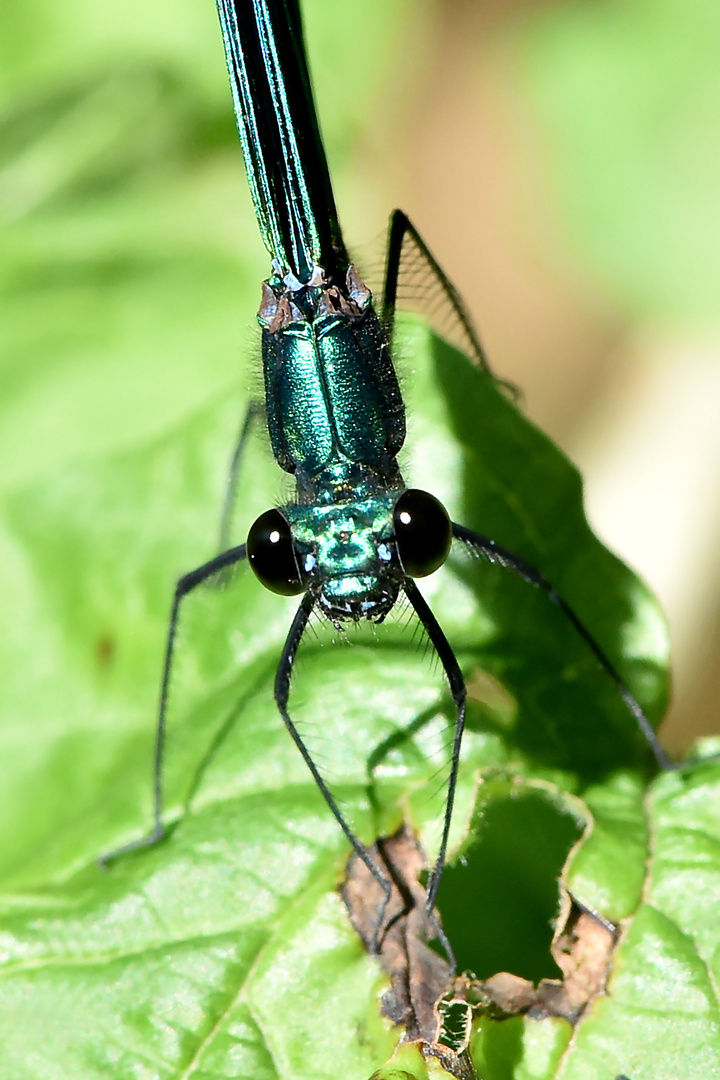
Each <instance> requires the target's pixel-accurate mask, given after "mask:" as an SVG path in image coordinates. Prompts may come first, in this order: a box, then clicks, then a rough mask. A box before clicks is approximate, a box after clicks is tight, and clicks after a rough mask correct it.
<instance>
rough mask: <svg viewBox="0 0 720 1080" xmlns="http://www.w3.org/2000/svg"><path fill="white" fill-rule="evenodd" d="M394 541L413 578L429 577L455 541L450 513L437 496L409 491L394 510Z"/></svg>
mask: <svg viewBox="0 0 720 1080" xmlns="http://www.w3.org/2000/svg"><path fill="white" fill-rule="evenodd" d="M393 522H394V525H395V541H396V543H397V549H398V555H399V556H400V562H401V563H402V565H403V569H404V570H405V573H406V574H409V575H410V577H427V576H428V574H432V572H433V571H434V570H437V568H438V567H439V566H442V564H443V563H444V562H445V560H446V559H447V556H448V552H449V551H450V544H451V542H452V525H451V524H450V518H449V517H448V514H447V510H446V509H445V507H444V506H443V504H442V503H441V502H439V501H438V500H437V499H436V498H435V496H434V495H430V494H428V492H427V491H420V490H419V489H418V488H408V489H407V491H404V492H403V493H402V495H401V496H400V498H399V499H398V501H397V502H396V503H395V510H394V511H393Z"/></svg>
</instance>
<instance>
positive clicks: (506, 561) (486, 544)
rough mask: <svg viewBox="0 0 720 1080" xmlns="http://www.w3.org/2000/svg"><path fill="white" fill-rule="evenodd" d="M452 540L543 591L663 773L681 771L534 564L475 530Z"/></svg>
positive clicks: (456, 532)
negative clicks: (609, 686) (596, 666)
mask: <svg viewBox="0 0 720 1080" xmlns="http://www.w3.org/2000/svg"><path fill="white" fill-rule="evenodd" d="M452 529H453V536H454V537H455V538H456V539H457V540H462V542H463V543H464V544H467V546H468V547H469V548H470V549H471V550H472V551H473V552H474V553H475V554H476V555H482V556H483V557H484V558H486V559H488V561H489V562H491V563H497V564H498V565H499V566H503V567H505V568H506V569H507V570H512V571H513V573H515V574H518V575H519V576H520V577H521V578H523V580H524V581H527V582H529V584H530V585H534V586H535V587H536V588H538V589H542V591H543V592H544V593H545V595H546V596H547V597H548V599H549V600H551V601H552V603H553V604H555V606H556V607H557V608H559V609H560V611H561V612H562V613H563V615H564V616H565V618H566V619H567V620H568V622H569V623H571V625H572V626H573V627H574V629H575V631H576V632H577V633H578V634H579V636H580V637H581V638H582V639H583V641H584V642H585V644H586V645H587V646H588V648H589V649H590V651H591V652H592V653H593V655H594V656H595V657H596V659H597V660H598V661H599V663H600V666H601V667H602V668H603V670H604V671H605V672H606V673H607V674H608V675H609V677H610V678H611V679H612V681H613V682H614V683H615V685H616V687H617V689H618V693H619V694H620V697H621V698H622V699H623V701H624V702H625V705H626V707H627V709H628V711H629V712H630V713H631V714H632V716H633V717H634V718H635V722H636V723H637V725H638V727H639V728H640V730H641V731H642V733H643V735H644V736H645V738H646V740H647V742H648V745H649V746H650V749H651V750H652V752H653V754H654V755H655V759H656V761H657V763H658V765H659V766H660V768H661V769H663V770H665V771H667V770H669V769H676V768H680V766H679V765H676V764H675V763H674V762H672V761H670V759H669V757H668V756H667V754H666V753H665V751H664V750H663V748H662V746H661V745H660V743H659V742H658V738H657V735H656V734H655V729H654V728H653V726H652V724H651V723H650V721H649V720H648V718H647V716H646V715H645V713H644V711H643V709H642V708H641V706H640V704H639V702H638V701H637V700H636V699H635V697H634V695H633V694H631V693H630V691H629V689H628V688H627V686H626V685H625V683H624V682H623V680H622V678H621V676H620V674H619V672H618V670H617V668H616V667H615V665H614V664H613V662H612V661H611V660H610V658H609V656H608V655H607V653H606V652H605V651H604V650H603V649H602V648H601V646H600V645H599V644H598V643H597V641H596V640H595V638H594V637H593V635H592V634H591V633H590V631H589V630H588V628H587V627H586V626H585V624H584V623H583V622H581V620H580V619H579V617H578V616H577V615H576V614H575V612H574V611H573V609H572V608H571V607H570V605H569V604H567V603H566V602H565V601H564V600H563V598H562V597H561V596H559V595H558V593H557V591H556V589H555V587H554V586H553V585H552V584H551V582H549V581H548V579H547V578H546V577H545V576H544V574H541V573H540V571H539V570H538V569H537V568H536V567H534V566H532V564H531V563H528V562H525V560H524V559H521V558H520V556H519V555H514V554H513V552H512V551H508V550H507V548H503V547H500V545H499V544H496V543H495V541H494V540H489V539H488V537H486V536H481V535H480V533H476V532H473V531H472V529H466V528H465V526H464V525H456V524H455V523H454V522H453V527H452Z"/></svg>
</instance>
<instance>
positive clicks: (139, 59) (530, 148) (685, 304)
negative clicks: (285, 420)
mask: <svg viewBox="0 0 720 1080" xmlns="http://www.w3.org/2000/svg"><path fill="white" fill-rule="evenodd" d="M304 10H305V13H306V22H307V34H308V40H309V48H310V57H311V65H312V68H313V74H314V81H315V85H316V90H317V95H318V99H319V110H320V115H321V123H322V127H323V131H324V134H325V137H326V141H327V145H328V152H329V156H330V159H331V168H332V171H333V175H334V178H335V183H336V188H337V192H336V194H337V198H338V204H339V207H340V214H341V219H342V221H343V225H344V228H345V230H346V234H347V238H348V241H349V243H350V245H351V246H352V247H353V249H354V250H356V251H357V253H358V261H359V262H360V264H361V266H362V265H366V266H369V267H370V268H371V270H372V268H373V267H376V266H377V265H378V264H380V263H381V260H382V234H383V230H384V227H385V222H386V220H387V216H388V214H389V212H390V210H391V209H392V208H393V207H394V206H396V205H397V206H401V207H402V208H403V209H404V210H406V211H407V212H408V213H409V214H410V216H411V217H412V218H413V219H414V221H415V223H416V224H417V226H418V227H419V229H420V230H421V232H422V233H423V235H424V236H425V238H426V239H427V241H428V243H429V244H430V245H431V247H432V248H433V250H434V251H435V252H436V254H437V256H438V258H439V259H440V261H441V263H442V264H443V266H444V267H445V269H446V270H447V272H448V273H449V275H450V276H451V278H452V279H453V280H454V281H455V282H456V284H457V285H458V287H459V288H460V290H461V292H462V293H463V294H464V296H465V298H466V300H467V302H468V305H469V307H470V310H471V311H472V312H473V313H474V315H475V318H476V321H477V324H478V326H479V328H480V331H481V335H482V338H483V340H484V342H485V345H486V347H487V350H488V352H489V355H490V357H491V359H492V362H493V365H494V368H495V370H496V371H497V372H499V373H500V374H502V375H503V376H504V377H506V378H509V379H511V380H512V381H514V382H516V383H517V384H518V385H519V386H520V387H522V388H523V391H524V400H525V404H526V407H527V410H528V412H529V414H530V415H531V417H533V418H534V419H535V420H536V421H537V422H538V423H539V424H540V425H541V426H542V427H543V428H544V429H545V430H546V431H548V432H549V433H550V434H551V435H552V436H553V437H554V438H555V439H556V440H557V441H558V442H559V443H560V444H561V445H562V446H563V448H564V449H565V450H566V451H567V452H568V453H569V454H570V456H571V457H573V458H574V459H575V460H576V461H577V462H578V464H579V465H580V466H581V468H582V469H583V471H584V473H585V475H586V480H587V503H588V512H589V515H590V518H591V521H592V522H593V524H594V526H595V528H596V530H597V531H598V533H599V534H600V536H601V537H602V538H603V539H604V540H605V541H606V542H607V543H608V544H609V545H610V546H611V547H612V548H614V549H615V550H616V551H617V552H618V553H619V554H620V555H621V556H623V557H624V558H625V559H626V560H627V561H629V562H630V563H631V564H632V565H633V566H634V567H635V568H636V569H637V570H639V571H640V573H641V574H643V575H644V576H645V577H646V579H647V580H648V582H649V583H650V585H651V586H652V587H653V588H654V589H655V590H656V591H657V592H658V594H659V595H660V598H661V600H662V601H663V603H664V605H665V608H666V610H667V613H668V616H669V619H670V625H671V632H672V637H673V644H674V650H675V673H676V694H675V702H674V705H673V709H672V712H671V714H670V717H669V719H668V721H667V726H666V729H665V742H666V744H667V745H668V746H669V747H670V748H672V749H675V750H677V749H680V748H683V747H685V746H686V745H687V744H688V742H689V741H690V739H691V737H692V736H693V735H694V734H697V733H700V732H710V731H715V730H717V717H716V709H715V702H716V701H717V700H718V679H717V674H716V673H717V671H718V670H719V669H720V662H719V661H720V618H719V614H720V560H719V559H718V558H717V556H716V549H717V545H718V539H720V495H719V491H718V489H719V485H718V483H717V480H716V477H717V475H718V472H719V471H720V424H718V421H717V417H716V412H717V404H720V365H718V362H717V359H718V352H720V315H719V314H718V303H717V295H718V292H719V289H720V242H718V241H720V131H719V130H718V129H719V128H720V64H719V63H718V60H719V59H720V8H718V6H717V5H716V4H713V3H711V2H710V0H685V3H683V4H680V3H679V2H678V0H652V3H651V2H649V0H623V2H619V0H606V2H605V3H604V4H601V5H600V4H597V3H595V2H593V3H591V2H589V0H570V2H565V3H562V4H559V3H538V2H534V3H522V2H503V3H493V2H485V0H446V2H444V3H443V2H440V0H434V2H433V0H413V2H410V0H393V2H392V3H389V2H388V0H366V2H365V3H363V4H358V3H352V4H351V3H350V2H349V0H307V2H306V3H305V4H304ZM329 12H330V13H331V17H328V13H329ZM0 58H1V59H0V221H1V222H2V239H1V241H0V380H2V381H1V384H0V485H1V486H2V489H3V490H4V491H9V490H14V489H17V488H18V487H21V486H24V485H25V484H26V483H28V482H30V481H32V480H34V479H37V478H39V477H41V476H48V475H51V474H52V473H53V472H56V471H57V470H62V468H63V465H64V464H66V463H69V462H71V461H77V460H82V459H88V458H94V457H96V456H97V455H101V454H105V453H107V452H110V451H113V450H115V449H118V448H121V447H129V446H132V445H135V444H137V443H140V442H142V441H144V440H146V439H148V438H150V437H152V436H154V435H156V434H159V433H161V432H162V431H164V430H166V429H168V428H169V427H171V426H172V425H173V424H174V423H175V422H177V421H178V420H179V419H180V418H181V417H183V416H184V415H186V414H189V413H191V412H193V411H194V410H195V409H196V408H198V407H199V406H201V405H202V404H203V403H205V402H207V401H209V400H211V399H213V398H215V397H217V396H218V395H219V394H221V393H223V391H226V390H228V389H229V388H232V387H236V386H238V385H244V386H245V385H247V386H256V385H257V382H258V368H257V363H256V362H249V361H248V357H252V355H253V352H254V350H255V348H256V331H255V325H254V312H255V310H256V306H257V302H258V299H259V283H260V281H261V280H262V278H263V277H264V276H265V274H266V271H267V258H266V256H265V253H264V251H263V249H262V247H261V244H260V241H259V239H258V236H257V232H256V227H255V223H254V220H253V217H252V211H251V207H250V200H249V196H248V193H247V189H246V185H245V180H244V177H243V174H242V160H241V155H240V151H239V147H238V143H237V136H236V133H235V129H234V122H233V117H232V114H231V110H230V98H229V93H228V89H227V84H226V78H225V71H224V60H223V56H222V49H221V41H220V35H219V32H218V27H217V20H216V15H215V10H214V5H213V4H212V2H211V0H182V2H181V0H175V2H174V3H172V4H171V3H170V2H169V0H155V2H154V3H152V4H148V3H140V2H138V0H124V3H122V4H120V3H116V2H113V0H109V2H106V3H104V4H102V5H98V4H91V3H90V2H89V0H66V3H65V4H63V5H57V4H53V5H51V4H48V3H46V2H45V0H37V2H36V3H35V4H34V5H32V6H27V5H25V6H23V5H7V4H6V5H4V7H3V9H2V11H0ZM168 528H169V529H173V528H174V525H173V522H172V521H168ZM561 528H562V522H558V529H561Z"/></svg>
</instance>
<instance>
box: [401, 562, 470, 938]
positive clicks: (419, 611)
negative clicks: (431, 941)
mask: <svg viewBox="0 0 720 1080" xmlns="http://www.w3.org/2000/svg"><path fill="white" fill-rule="evenodd" d="M403 589H404V590H405V595H406V596H407V598H408V600H409V601H410V603H411V604H412V606H413V609H414V611H415V614H416V615H417V617H418V619H419V620H420V622H421V623H422V625H423V628H424V629H425V631H426V633H427V635H428V637H429V638H430V641H431V642H432V646H433V648H434V649H435V652H436V653H437V655H438V658H439V660H440V663H441V664H442V666H443V670H444V672H445V674H446V675H447V679H448V682H449V683H450V693H451V694H452V699H453V701H454V703H455V708H456V710H457V716H456V720H455V736H454V738H453V748H452V760H451V763H450V775H449V777H448V792H447V799H446V801H445V818H444V821H443V831H442V839H441V841H440V851H439V852H438V857H437V860H436V862H435V866H434V867H433V869H432V871H431V873H430V877H429V878H428V883H427V901H426V906H427V910H428V912H430V913H432V909H433V906H434V904H435V897H436V896H437V891H438V887H439V885H440V878H441V877H442V872H443V869H444V867H445V859H446V856H447V846H448V839H449V837H450V823H451V821H452V812H453V806H454V804H455V789H456V787H457V778H458V768H459V766H460V746H461V744H462V737H463V731H464V730H465V698H466V696H467V691H466V689H465V680H464V678H463V674H462V671H461V670H460V665H459V664H458V662H457V659H456V657H455V653H454V652H453V651H452V648H451V646H450V642H449V641H448V639H447V638H446V637H445V634H444V633H443V630H442V627H441V626H440V623H439V622H438V621H437V619H436V618H435V616H434V615H433V613H432V611H431V610H430V608H429V607H428V605H427V603H426V602H425V599H424V597H423V595H422V593H421V592H420V590H419V589H418V587H417V585H416V584H415V582H414V581H413V580H412V578H407V579H406V580H405V581H404V583H403ZM443 944H445V945H447V943H446V942H444V943H443ZM450 956H452V952H451V953H450Z"/></svg>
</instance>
